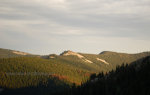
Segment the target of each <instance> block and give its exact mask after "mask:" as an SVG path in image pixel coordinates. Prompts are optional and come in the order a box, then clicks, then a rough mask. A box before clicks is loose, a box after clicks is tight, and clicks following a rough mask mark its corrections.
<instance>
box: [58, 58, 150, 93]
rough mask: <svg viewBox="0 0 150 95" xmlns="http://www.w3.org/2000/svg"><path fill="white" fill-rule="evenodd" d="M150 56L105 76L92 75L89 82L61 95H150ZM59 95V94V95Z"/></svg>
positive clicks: (101, 74) (118, 68)
mask: <svg viewBox="0 0 150 95" xmlns="http://www.w3.org/2000/svg"><path fill="white" fill-rule="evenodd" d="M149 80H150V56H148V57H145V58H142V59H140V60H138V61H136V62H133V63H131V64H130V65H129V66H128V65H122V66H119V67H117V68H116V71H111V72H109V73H108V74H106V75H104V74H103V73H99V74H98V75H95V74H93V75H91V78H90V80H89V81H87V82H86V83H85V84H82V85H81V86H79V87H75V86H73V87H72V89H71V90H69V91H66V92H64V93H63V94H62V93H61V95H149V94H150V88H149V84H150V82H149ZM58 95H59V94H58Z"/></svg>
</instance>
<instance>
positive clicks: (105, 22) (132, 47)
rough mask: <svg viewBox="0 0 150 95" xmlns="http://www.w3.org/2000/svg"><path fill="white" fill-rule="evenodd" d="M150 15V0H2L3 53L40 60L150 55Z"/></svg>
mask: <svg viewBox="0 0 150 95" xmlns="http://www.w3.org/2000/svg"><path fill="white" fill-rule="evenodd" d="M149 10H150V1H149V0H142V1H140V0H1V1H0V22H1V23H0V38H1V40H0V45H1V46H0V48H6V49H13V50H19V51H23V52H28V53H33V54H40V55H46V54H52V53H55V54H60V53H61V52H63V51H65V50H71V51H75V52H82V53H93V54H98V53H100V52H102V51H115V52H122V53H140V52H144V51H150V38H149V35H150V19H149V17H150V12H149Z"/></svg>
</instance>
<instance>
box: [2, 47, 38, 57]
mask: <svg viewBox="0 0 150 95" xmlns="http://www.w3.org/2000/svg"><path fill="white" fill-rule="evenodd" d="M18 56H37V55H33V54H30V53H26V52H22V51H16V50H10V49H3V48H0V58H10V57H18Z"/></svg>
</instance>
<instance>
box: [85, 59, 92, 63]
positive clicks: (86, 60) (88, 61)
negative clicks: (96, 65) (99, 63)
mask: <svg viewBox="0 0 150 95" xmlns="http://www.w3.org/2000/svg"><path fill="white" fill-rule="evenodd" d="M83 61H84V62H87V63H93V62H92V61H90V60H88V59H85V58H84V59H83Z"/></svg>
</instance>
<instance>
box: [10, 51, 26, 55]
mask: <svg viewBox="0 0 150 95" xmlns="http://www.w3.org/2000/svg"><path fill="white" fill-rule="evenodd" d="M13 53H15V54H18V55H28V53H25V52H20V51H13Z"/></svg>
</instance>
